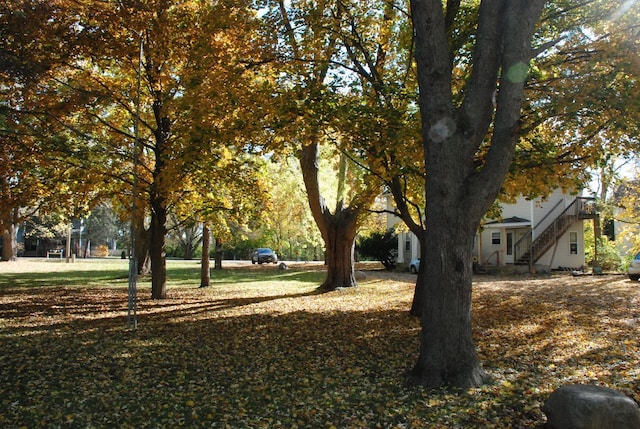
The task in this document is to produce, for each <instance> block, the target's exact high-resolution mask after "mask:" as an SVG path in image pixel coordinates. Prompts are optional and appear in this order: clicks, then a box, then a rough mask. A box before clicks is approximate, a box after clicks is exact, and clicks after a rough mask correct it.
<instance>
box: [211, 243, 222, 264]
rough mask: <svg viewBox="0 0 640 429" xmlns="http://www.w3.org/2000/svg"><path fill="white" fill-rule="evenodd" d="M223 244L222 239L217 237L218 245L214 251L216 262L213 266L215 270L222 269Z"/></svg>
mask: <svg viewBox="0 0 640 429" xmlns="http://www.w3.org/2000/svg"><path fill="white" fill-rule="evenodd" d="M222 244H223V243H222V239H220V237H216V244H215V249H214V253H215V262H214V265H213V269H214V270H221V269H222Z"/></svg>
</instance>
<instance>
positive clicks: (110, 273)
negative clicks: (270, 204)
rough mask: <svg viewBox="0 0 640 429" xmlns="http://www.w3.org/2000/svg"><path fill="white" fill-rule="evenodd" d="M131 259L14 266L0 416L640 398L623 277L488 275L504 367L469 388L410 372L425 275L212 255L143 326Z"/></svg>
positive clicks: (338, 417) (111, 422)
mask: <svg viewBox="0 0 640 429" xmlns="http://www.w3.org/2000/svg"><path fill="white" fill-rule="evenodd" d="M125 265H126V262H121V261H117V262H115V261H112V262H110V263H108V264H106V263H104V262H100V263H97V262H95V261H94V262H92V264H84V263H82V262H78V263H76V264H72V265H69V264H62V263H51V262H45V261H41V262H38V263H36V264H34V263H30V264H29V265H27V264H26V262H24V261H20V262H17V263H15V264H6V265H1V266H0V304H1V306H0V327H1V329H0V368H1V369H2V371H0V386H1V387H0V398H1V399H0V425H2V426H3V427H8V428H10V427H21V426H24V427H39V426H46V427H58V426H66V427H91V426H92V427H106V426H118V427H178V426H185V427H194V428H196V427H233V428H249V427H251V428H256V427H291V428H293V427H321V428H329V427H336V428H362V427H372V428H373V427H385V428H427V427H428V428H432V427H440V428H453V427H493V428H515V427H518V428H535V427H539V426H540V425H541V424H542V423H543V422H544V417H543V415H542V413H541V411H540V405H541V403H542V402H543V401H544V400H545V399H546V397H548V395H549V394H550V392H551V391H552V390H553V389H555V388H556V387H558V386H559V385H562V384H566V383H573V382H581V383H597V384H603V385H607V386H611V387H614V388H617V389H620V390H622V391H624V392H627V393H629V394H631V395H633V396H634V397H635V399H636V400H638V399H640V386H639V385H638V384H637V379H638V370H637V368H638V367H640V346H638V343H637V341H636V337H635V335H636V327H637V323H638V317H637V316H638V314H637V306H638V303H640V291H639V290H638V288H637V285H636V284H635V283H631V282H629V281H628V280H626V279H625V278H623V277H620V276H610V277H591V276H584V277H579V278H578V277H570V276H565V275H560V276H541V277H529V276H526V277H520V278H512V279H505V278H499V277H491V278H488V277H478V278H477V279H476V283H475V297H474V308H473V310H474V315H475V332H476V334H475V341H476V343H477V345H478V349H479V353H480V356H481V358H482V360H483V362H484V363H485V369H487V370H488V372H489V373H490V374H491V376H492V378H493V381H492V383H490V384H488V385H486V386H483V387H481V388H478V389H473V390H470V391H466V392H464V391H457V390H444V389H442V390H436V391H425V390H421V389H413V388H407V387H405V386H404V383H403V374H404V373H405V371H407V370H408V369H410V366H411V363H412V362H413V360H414V358H415V356H414V353H415V350H417V344H418V340H419V339H418V337H419V331H420V328H419V324H418V322H417V321H416V320H414V319H411V318H410V317H408V314H407V311H408V308H409V305H410V302H411V297H412V292H413V287H414V285H413V282H414V281H415V277H414V276H411V275H409V274H402V273H386V272H383V271H368V272H367V273H368V279H369V280H367V281H365V282H362V283H361V285H360V287H358V288H353V289H349V290H343V291H338V292H334V293H329V294H322V295H318V294H315V293H314V289H315V288H316V287H317V284H319V282H320V281H321V280H322V278H323V273H322V271H321V270H318V269H319V268H320V267H321V265H313V264H300V265H293V266H292V267H291V269H290V270H288V271H286V272H281V271H278V270H277V269H276V268H275V267H266V266H261V267H252V268H238V267H237V266H236V267H234V268H230V269H227V270H225V271H224V272H216V275H215V277H213V278H212V286H211V287H210V288H206V289H199V288H198V287H197V286H198V284H199V283H198V281H199V279H198V270H199V267H198V265H197V264H195V263H193V262H171V263H169V271H170V275H169V277H170V278H172V279H175V281H176V282H179V284H175V285H171V287H172V291H173V292H172V295H171V299H167V300H165V301H161V302H158V301H152V300H150V299H142V300H141V301H140V303H139V313H138V315H139V321H140V324H139V329H138V330H137V331H133V332H132V331H128V330H126V329H125V325H126V302H127V296H126V295H127V290H126V287H125V286H126V280H125V279H118V277H119V276H120V277H121V273H122V272H125V271H126V266H125ZM361 268H362V267H361ZM43 270H45V271H52V270H53V271H56V272H54V273H51V272H43ZM94 270H95V271H94ZM10 271H12V272H10ZM38 272H40V273H39V274H38ZM27 273H31V274H27ZM91 278H94V279H95V280H94V281H91ZM57 283H59V284H64V285H66V286H55V284H57ZM90 283H95V284H96V285H95V286H85V285H86V284H90ZM19 284H21V285H22V286H20V287H18V285H19ZM50 285H54V286H53V287H51V286H50ZM147 287H148V285H147V284H146V283H145V282H140V288H141V289H145V288H147ZM145 295H146V294H145Z"/></svg>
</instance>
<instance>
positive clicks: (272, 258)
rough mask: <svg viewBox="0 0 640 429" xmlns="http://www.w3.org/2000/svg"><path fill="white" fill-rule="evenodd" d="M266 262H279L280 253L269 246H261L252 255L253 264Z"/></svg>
mask: <svg viewBox="0 0 640 429" xmlns="http://www.w3.org/2000/svg"><path fill="white" fill-rule="evenodd" d="M265 262H273V263H274V264H277V263H278V255H277V254H276V252H274V251H273V250H271V249H269V248H268V247H261V248H259V249H256V250H254V251H253V256H251V263H252V264H263V263H265Z"/></svg>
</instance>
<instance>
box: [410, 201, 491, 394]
mask: <svg viewBox="0 0 640 429" xmlns="http://www.w3.org/2000/svg"><path fill="white" fill-rule="evenodd" d="M430 205H431V204H427V206H430ZM427 210H428V214H427V216H428V217H427V218H428V219H432V221H431V222H430V223H429V224H428V229H427V230H426V232H425V239H426V241H427V242H428V243H442V244H443V245H442V246H425V248H423V252H424V253H423V254H422V257H423V260H424V261H425V263H423V264H421V268H420V274H419V276H420V279H419V283H418V285H417V289H418V290H417V297H416V302H415V303H414V305H415V306H416V308H415V309H413V310H414V311H416V312H417V311H418V310H420V309H421V312H420V318H421V321H422V333H421V342H422V346H421V347H420V355H419V357H418V362H417V363H416V365H415V367H414V369H413V371H412V374H411V375H412V378H413V380H412V382H413V383H416V384H419V385H422V386H426V387H439V386H442V385H445V384H449V385H453V386H457V387H463V388H467V387H472V386H478V385H480V384H482V383H483V380H484V377H485V375H484V371H483V370H482V368H481V366H480V362H479V360H478V357H477V355H476V351H475V344H474V342H473V338H472V323H471V322H472V320H471V314H472V313H471V290H472V277H471V276H472V269H471V268H472V250H473V237H474V231H473V230H470V229H469V227H468V225H469V224H471V223H473V220H471V219H468V217H467V216H465V212H462V213H460V211H459V210H455V209H454V210H450V209H445V211H444V212H442V213H441V216H436V212H438V211H439V210H437V209H436V208H435V207H430V208H428V209H427ZM453 213H457V215H458V219H457V220H456V219H454V218H452V215H453ZM432 216H434V217H433V218H432Z"/></svg>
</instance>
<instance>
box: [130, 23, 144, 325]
mask: <svg viewBox="0 0 640 429" xmlns="http://www.w3.org/2000/svg"><path fill="white" fill-rule="evenodd" d="M142 47H143V45H142V35H140V50H139V52H138V88H137V93H136V120H135V123H134V126H133V127H134V135H135V141H134V142H133V190H132V203H131V251H130V254H129V306H128V308H129V311H128V315H127V327H128V328H130V329H137V328H138V297H137V294H138V291H137V282H138V262H137V258H136V234H135V217H136V209H137V204H136V199H137V193H138V146H139V141H140V130H139V122H140V86H141V80H142V79H141V76H142Z"/></svg>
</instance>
